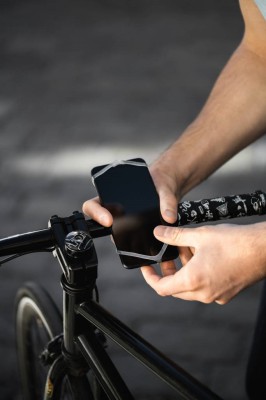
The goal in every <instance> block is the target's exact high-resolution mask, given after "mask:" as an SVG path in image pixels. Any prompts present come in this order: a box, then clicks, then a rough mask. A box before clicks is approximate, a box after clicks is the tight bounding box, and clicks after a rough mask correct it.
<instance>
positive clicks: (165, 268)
mask: <svg viewBox="0 0 266 400" xmlns="http://www.w3.org/2000/svg"><path fill="white" fill-rule="evenodd" d="M160 266H161V273H162V275H163V276H170V275H174V274H175V273H176V265H175V262H174V261H164V262H162V263H161V265H160Z"/></svg>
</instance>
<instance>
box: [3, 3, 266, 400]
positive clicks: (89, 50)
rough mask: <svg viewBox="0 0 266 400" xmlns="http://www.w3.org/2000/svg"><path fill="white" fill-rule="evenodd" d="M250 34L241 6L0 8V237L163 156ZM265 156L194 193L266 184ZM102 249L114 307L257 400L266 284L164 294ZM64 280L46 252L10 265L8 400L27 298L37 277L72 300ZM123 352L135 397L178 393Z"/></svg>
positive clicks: (103, 279)
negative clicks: (215, 300) (224, 296)
mask: <svg viewBox="0 0 266 400" xmlns="http://www.w3.org/2000/svg"><path fill="white" fill-rule="evenodd" d="M242 30H243V23H242V19H241V15H240V12H239V9H238V2H237V1H236V0H223V1H219V2H214V1H212V0H201V1H197V0H178V1H177V0H76V1H70V0H64V1H62V0H46V1H43V2H42V1H40V0H24V1H16V0H2V1H1V3H0V168H1V175H0V188H1V192H0V193H1V195H0V206H1V207H0V210H1V224H0V236H1V237H3V236H7V235H12V234H16V233H21V232H25V231H30V230H35V229H42V228H45V227H46V226H47V221H48V219H49V217H50V216H51V215H53V214H59V215H61V216H66V215H69V214H71V213H72V211H74V210H76V209H81V205H82V203H83V201H84V200H86V199H87V198H90V197H91V196H94V194H95V191H94V188H93V186H92V184H91V181H90V169H91V168H92V167H93V166H95V165H97V164H101V163H108V162H112V161H114V160H116V159H126V158H129V157H143V158H145V159H146V160H147V161H148V162H150V161H151V160H153V159H154V158H155V157H156V156H157V155H158V153H160V152H162V151H163V150H164V149H165V148H166V147H167V146H169V144H170V143H172V142H173V141H174V140H175V139H176V138H177V137H178V135H179V134H180V133H181V132H182V130H183V129H184V128H185V127H186V125H187V124H189V123H190V122H191V121H192V120H193V118H194V117H195V116H196V115H197V113H198V111H199V110H200V108H201V107H202V105H203V104H204V101H205V99H206V97H207V95H208V93H209V91H210V89H211V87H212V85H213V83H214V81H215V79H216V77H217V75H218V74H219V72H220V71H221V69H222V67H223V66H224V64H225V62H226V60H227V59H228V58H229V56H230V54H231V53H232V51H233V50H234V48H235V47H236V46H237V44H238V43H239V40H240V39H241V35H242ZM220 112H221V114H222V113H223V110H220ZM264 154H265V140H264V139H261V140H260V141H259V142H257V143H255V144H254V145H253V146H251V147H249V148H248V149H247V150H245V151H243V152H242V153H241V154H240V155H238V156H237V157H236V158H234V159H233V160H232V161H230V162H229V163H228V164H227V165H226V166H225V167H224V168H222V169H221V170H220V171H218V172H217V173H216V174H215V175H214V176H213V177H211V178H210V179H208V181H206V182H204V183H203V184H202V185H201V186H200V187H198V188H196V189H195V190H193V191H192V192H191V193H190V194H189V196H188V198H193V199H198V198H201V197H208V196H213V197H214V196H218V195H226V194H234V193H237V192H239V193H241V192H249V191H253V190H255V189H262V190H263V189H265V184H264V179H263V178H264V177H263V170H264V169H265V159H264V156H263V155H264ZM176 162H177V163H178V160H176ZM263 184H264V185H263ZM252 221H253V219H246V220H245V221H238V223H246V222H252ZM96 246H97V250H98V256H99V283H98V286H99V290H100V295H101V301H102V303H103V305H104V306H106V307H107V308H108V309H109V310H110V311H111V312H113V313H114V314H115V315H116V316H117V317H119V318H120V319H121V320H122V321H124V322H126V323H127V324H129V326H131V327H132V328H133V329H135V330H136V331H137V332H138V333H140V334H141V335H142V336H144V337H145V338H146V339H147V340H149V341H150V342H152V343H153V344H155V345H156V346H157V347H158V348H159V349H160V350H162V351H163V352H164V353H166V354H167V355H168V356H170V357H171V358H173V359H174V360H175V361H176V362H177V363H179V364H180V365H181V366H182V367H183V368H185V369H186V370H188V371H189V372H190V373H192V374H194V375H195V376H196V377H197V378H198V379H200V380H202V381H203V382H204V383H205V384H206V385H208V386H209V387H211V388H212V389H213V390H214V391H216V392H217V393H218V394H219V395H220V396H221V397H223V398H225V399H230V400H240V399H241V400H245V399H246V395H245V392H244V377H245V367H246V362H247V357H248V352H249V347H250V343H251V339H252V333H253V329H254V322H255V318H256V312H257V306H258V301H259V295H260V290H261V287H260V285H255V286H254V287H252V288H250V289H248V290H245V291H244V292H243V293H241V294H240V295H239V296H238V297H237V298H236V299H234V300H233V301H232V302H231V303H229V304H228V305H226V306H224V307H221V306H218V305H215V304H212V305H203V304H198V303H194V302H184V301H181V300H176V299H172V298H169V299H168V298H160V297H159V296H158V295H156V294H155V293H154V292H153V291H152V290H151V289H150V288H149V287H147V285H146V284H145V283H144V281H143V279H142V276H141V274H140V271H138V270H133V271H127V270H124V269H123V267H122V266H121V264H120V262H119V261H118V258H117V256H116V254H115V251H114V248H113V245H112V244H111V242H110V240H109V239H98V240H97V243H96ZM59 277H60V271H59V268H58V266H57V264H56V262H55V261H54V260H53V259H52V257H51V256H50V255H47V254H41V255H39V254H38V255H29V256H26V257H24V258H22V259H19V260H14V261H12V262H10V263H9V264H8V265H6V266H3V267H2V268H1V271H0V327H1V329H0V371H1V374H0V399H1V400H11V399H12V400H18V399H20V394H19V387H18V383H17V371H16V355H15V345H14V326H13V302H14V297H15V293H16V290H17V288H18V287H19V286H20V285H21V284H22V282H23V281H28V280H35V281H37V282H39V283H41V284H43V285H45V286H46V287H47V288H48V290H49V291H51V292H52V293H53V296H54V297H55V298H56V299H57V301H58V302H60V296H61V293H60V285H59V283H58V279H59ZM111 351H112V353H113V355H114V359H115V360H116V363H117V365H118V367H119V369H120V371H121V373H122V375H123V376H125V378H126V379H127V381H128V384H129V386H130V388H131V390H132V392H133V394H134V395H135V396H136V399H141V400H144V399H147V400H148V399H155V400H156V399H176V398H177V397H176V395H175V394H174V393H173V392H172V391H171V389H169V388H167V387H166V386H165V385H164V384H163V383H162V382H160V381H158V380H157V379H155V378H153V377H152V376H151V374H150V373H149V372H147V371H146V370H145V369H144V368H143V367H142V366H138V364H137V363H136V362H135V361H132V360H130V359H129V358H128V356H127V355H126V354H124V353H123V352H122V351H120V350H119V349H118V348H116V347H114V346H111Z"/></svg>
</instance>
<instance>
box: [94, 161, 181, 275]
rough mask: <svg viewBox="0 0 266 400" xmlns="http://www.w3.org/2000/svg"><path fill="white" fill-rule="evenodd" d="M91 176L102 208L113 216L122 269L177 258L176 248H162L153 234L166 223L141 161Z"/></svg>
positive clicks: (104, 168)
mask: <svg viewBox="0 0 266 400" xmlns="http://www.w3.org/2000/svg"><path fill="white" fill-rule="evenodd" d="M92 176H93V178H94V184H95V187H96V189H97V192H98V194H99V197H100V200H101V203H102V205H103V206H104V207H105V208H107V209H108V210H109V211H110V212H111V214H112V215H113V218H114V222H113V225H112V236H113V239H114V242H115V245H116V248H117V251H118V254H119V256H120V258H121V261H122V264H123V265H124V266H125V267H126V268H137V267H140V266H141V265H147V264H153V263H155V262H160V261H162V260H163V261H166V260H171V259H174V258H176V257H177V255H178V253H177V248H176V247H174V246H166V245H164V244H163V243H162V242H160V241H158V240H157V239H156V238H155V237H154V235H153V229H154V228H155V227H156V226H157V225H161V224H166V223H165V222H164V221H163V220H162V217H161V214H160V208H159V196H158V194H157V192H156V189H155V185H154V183H153V180H152V177H151V175H150V173H149V170H148V167H147V165H146V164H145V161H144V160H142V159H134V160H129V161H128V162H127V161H125V162H123V163H121V164H120V163H115V164H112V165H109V166H108V165H107V166H100V167H95V168H94V169H93V170H92ZM160 252H161V253H162V254H161V255H160ZM158 255H159V256H160V258H159V259H158ZM156 256H157V259H156Z"/></svg>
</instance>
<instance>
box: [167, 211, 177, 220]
mask: <svg viewBox="0 0 266 400" xmlns="http://www.w3.org/2000/svg"><path fill="white" fill-rule="evenodd" d="M164 214H165V216H166V217H169V218H171V219H172V218H174V219H176V213H175V212H174V211H172V210H169V209H167V210H165V212H164Z"/></svg>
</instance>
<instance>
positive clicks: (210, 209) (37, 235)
mask: <svg viewBox="0 0 266 400" xmlns="http://www.w3.org/2000/svg"><path fill="white" fill-rule="evenodd" d="M263 214H266V194H265V193H264V192H262V191H259V190H258V191H256V192H254V193H250V194H241V195H235V196H225V197H217V198H213V199H203V200H197V201H184V202H182V203H180V204H179V206H178V225H180V226H182V225H188V224H199V223H202V222H210V221H218V220H221V219H230V218H237V217H244V216H251V215H263ZM86 224H87V227H88V230H89V232H90V234H91V236H92V238H98V237H102V236H107V235H109V234H110V229H109V228H105V227H103V226H101V225H100V224H98V223H97V222H95V221H93V220H87V221H86ZM55 245H56V243H55V238H54V235H53V230H52V228H48V229H43V230H39V231H35V232H28V233H23V234H21V235H15V236H10V237H7V238H3V239H0V257H3V256H8V255H12V254H21V253H28V252H34V251H42V250H48V251H52V250H53V249H54V248H55Z"/></svg>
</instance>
